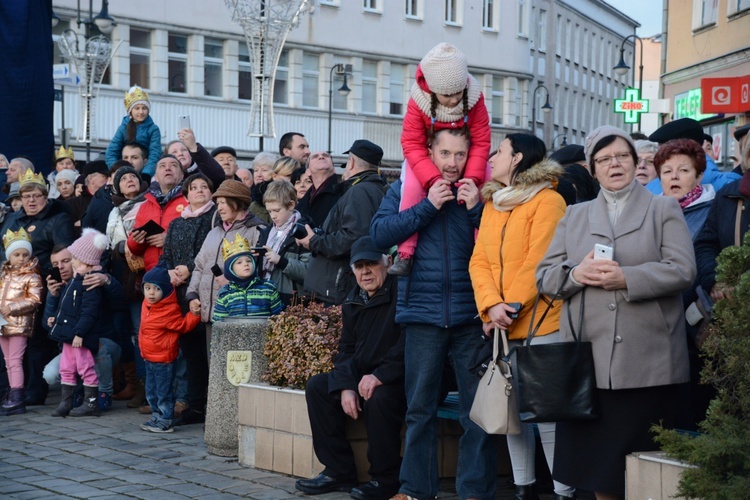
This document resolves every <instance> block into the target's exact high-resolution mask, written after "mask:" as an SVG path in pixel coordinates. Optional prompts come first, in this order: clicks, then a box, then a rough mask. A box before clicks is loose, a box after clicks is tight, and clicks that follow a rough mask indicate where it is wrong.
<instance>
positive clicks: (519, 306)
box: [505, 302, 523, 319]
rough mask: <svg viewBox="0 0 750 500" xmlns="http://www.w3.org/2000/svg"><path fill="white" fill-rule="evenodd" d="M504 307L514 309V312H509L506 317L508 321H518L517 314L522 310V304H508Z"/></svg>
mask: <svg viewBox="0 0 750 500" xmlns="http://www.w3.org/2000/svg"><path fill="white" fill-rule="evenodd" d="M505 305H507V306H509V307H512V308H513V309H515V311H514V312H509V313H508V317H509V318H510V319H518V313H520V312H521V309H523V304H522V303H521V302H508V303H506V304H505Z"/></svg>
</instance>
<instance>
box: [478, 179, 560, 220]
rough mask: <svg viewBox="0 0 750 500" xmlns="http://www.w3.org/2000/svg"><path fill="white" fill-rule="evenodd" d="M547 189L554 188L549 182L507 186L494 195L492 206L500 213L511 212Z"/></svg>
mask: <svg viewBox="0 0 750 500" xmlns="http://www.w3.org/2000/svg"><path fill="white" fill-rule="evenodd" d="M547 188H553V186H552V183H551V182H549V181H544V182H540V183H539V184H532V185H531V186H524V187H517V186H506V187H504V188H502V189H498V190H497V191H495V192H494V193H493V194H492V206H493V207H495V210H497V211H499V212H509V211H511V210H513V209H514V208H516V207H517V206H519V205H523V204H524V203H527V202H528V201H530V200H531V199H532V198H534V196H536V195H537V194H538V193H539V192H540V191H541V190H542V189H547Z"/></svg>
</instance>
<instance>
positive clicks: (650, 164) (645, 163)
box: [638, 158, 654, 167]
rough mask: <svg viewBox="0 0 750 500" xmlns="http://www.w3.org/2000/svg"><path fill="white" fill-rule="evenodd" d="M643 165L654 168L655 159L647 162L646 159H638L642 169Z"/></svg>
mask: <svg viewBox="0 0 750 500" xmlns="http://www.w3.org/2000/svg"><path fill="white" fill-rule="evenodd" d="M641 165H648V166H649V167H653V166H654V160H653V159H651V160H647V159H645V158H638V166H639V167H640V166H641Z"/></svg>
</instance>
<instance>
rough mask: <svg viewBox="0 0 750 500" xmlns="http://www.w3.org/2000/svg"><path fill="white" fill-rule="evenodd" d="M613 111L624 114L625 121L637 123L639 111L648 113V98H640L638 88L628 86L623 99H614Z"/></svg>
mask: <svg viewBox="0 0 750 500" xmlns="http://www.w3.org/2000/svg"><path fill="white" fill-rule="evenodd" d="M615 113H623V114H624V115H625V123H638V120H639V119H640V114H641V113H648V99H641V91H640V89H632V88H629V89H627V90H626V91H625V99H615Z"/></svg>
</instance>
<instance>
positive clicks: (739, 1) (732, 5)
mask: <svg viewBox="0 0 750 500" xmlns="http://www.w3.org/2000/svg"><path fill="white" fill-rule="evenodd" d="M747 9H750V0H729V13H728V14H729V15H730V16H731V15H734V14H737V13H738V12H742V11H743V10H747Z"/></svg>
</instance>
